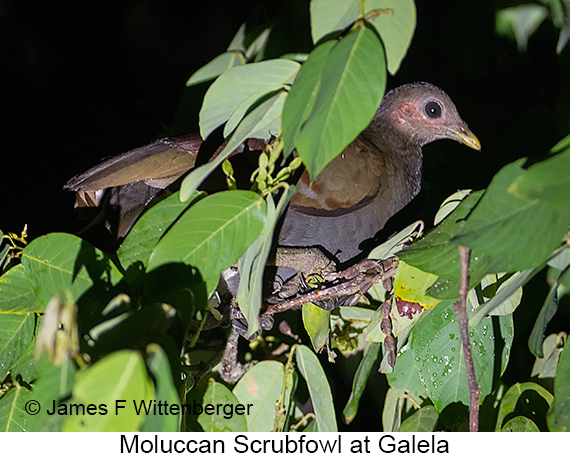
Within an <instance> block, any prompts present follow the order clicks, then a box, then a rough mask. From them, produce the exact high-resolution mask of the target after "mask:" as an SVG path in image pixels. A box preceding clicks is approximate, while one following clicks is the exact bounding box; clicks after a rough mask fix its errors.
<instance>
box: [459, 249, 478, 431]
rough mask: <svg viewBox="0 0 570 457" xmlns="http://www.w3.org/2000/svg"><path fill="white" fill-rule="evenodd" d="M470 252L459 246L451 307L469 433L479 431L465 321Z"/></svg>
mask: <svg viewBox="0 0 570 457" xmlns="http://www.w3.org/2000/svg"><path fill="white" fill-rule="evenodd" d="M470 255H471V250H470V249H469V248H466V247H464V246H459V257H460V261H461V286H460V288H459V301H458V302H455V304H454V305H453V310H454V311H455V314H456V316H457V323H458V324H459V330H460V333H461V341H462V343H463V355H464V357H465V368H466V370H467V382H468V384H469V431H470V432H476V431H478V430H479V395H481V388H480V387H479V385H478V384H477V378H476V377H475V366H474V365H473V354H472V353H471V344H470V341H469V325H468V321H467V292H468V291H469V256H470Z"/></svg>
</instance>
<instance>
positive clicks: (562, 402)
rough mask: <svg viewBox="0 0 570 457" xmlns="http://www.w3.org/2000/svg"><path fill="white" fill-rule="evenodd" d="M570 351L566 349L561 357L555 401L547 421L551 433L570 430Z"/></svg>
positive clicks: (555, 380)
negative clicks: (569, 380) (569, 381)
mask: <svg viewBox="0 0 570 457" xmlns="http://www.w3.org/2000/svg"><path fill="white" fill-rule="evenodd" d="M568 379H570V350H568V349H566V348H564V350H563V351H562V354H561V355H560V361H559V362H558V368H557V369H556V378H555V379H554V401H553V402H552V404H551V405H550V409H549V410H548V414H547V415H546V420H547V422H548V428H549V430H551V431H558V432H567V431H568V430H570V385H569V383H568Z"/></svg>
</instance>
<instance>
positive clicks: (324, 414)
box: [296, 345, 337, 432]
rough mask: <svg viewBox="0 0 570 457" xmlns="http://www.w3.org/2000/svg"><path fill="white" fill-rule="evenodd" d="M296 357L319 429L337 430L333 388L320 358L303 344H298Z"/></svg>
mask: <svg viewBox="0 0 570 457" xmlns="http://www.w3.org/2000/svg"><path fill="white" fill-rule="evenodd" d="M296 359H297V366H298V368H299V371H300V372H301V375H302V376H303V378H305V381H306V382H307V387H308V389H309V395H310V397H311V401H312V403H313V410H314V412H315V417H316V419H315V421H316V423H317V428H318V431H319V432H336V431H337V426H336V416H335V413H334V405H333V398H332V394H331V388H330V386H329V384H328V382H327V377H326V375H325V372H324V371H323V367H321V364H320V362H319V359H318V358H317V356H316V355H315V353H314V352H313V351H311V350H310V349H309V348H308V347H307V346H302V345H299V346H297V350H296Z"/></svg>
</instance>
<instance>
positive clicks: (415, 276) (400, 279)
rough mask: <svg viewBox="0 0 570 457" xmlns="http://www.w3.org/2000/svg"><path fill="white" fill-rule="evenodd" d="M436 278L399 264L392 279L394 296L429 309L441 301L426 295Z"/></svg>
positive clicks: (405, 264) (404, 264)
mask: <svg viewBox="0 0 570 457" xmlns="http://www.w3.org/2000/svg"><path fill="white" fill-rule="evenodd" d="M436 279H437V276H435V275H433V274H431V273H426V272H424V271H422V270H420V269H418V268H416V267H413V266H411V265H408V264H407V263H406V262H403V261H402V262H401V263H400V264H399V266H398V271H397V272H396V277H395V278H394V295H395V296H396V297H397V298H399V299H401V300H405V301H409V302H414V303H420V304H421V305H422V306H423V307H424V308H431V307H432V306H435V305H437V304H438V303H439V302H440V301H441V300H439V299H436V298H433V297H430V296H428V295H426V291H427V290H428V289H429V288H430V287H431V285H432V284H433V283H434V282H435V281H436Z"/></svg>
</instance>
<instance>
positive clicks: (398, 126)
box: [371, 83, 481, 150]
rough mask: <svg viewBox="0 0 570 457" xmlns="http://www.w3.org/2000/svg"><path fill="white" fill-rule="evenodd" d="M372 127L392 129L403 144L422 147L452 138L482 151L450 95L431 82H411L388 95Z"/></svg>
mask: <svg viewBox="0 0 570 457" xmlns="http://www.w3.org/2000/svg"><path fill="white" fill-rule="evenodd" d="M371 125H372V127H373V128H374V127H375V126H378V127H380V126H381V128H382V129H383V130H384V129H387V130H390V131H392V133H393V136H394V137H395V138H398V139H399V140H400V141H402V142H403V143H408V144H409V143H412V144H415V145H418V146H420V147H421V146H423V145H424V144H427V143H431V142H432V141H435V140H439V139H444V138H448V139H451V140H455V141H458V142H460V143H463V144H465V145H467V146H469V147H470V148H473V149H477V150H480V149H481V144H480V143H479V140H478V139H477V137H476V136H475V135H474V134H473V133H472V132H471V130H469V127H467V124H466V123H465V122H464V121H463V120H462V119H461V117H460V116H459V113H458V112H457V109H456V108H455V105H454V104H453V102H452V101H451V99H450V98H449V96H448V95H447V94H446V93H445V92H444V91H442V90H441V89H439V88H438V87H435V86H433V85H431V84H428V83H411V84H405V85H403V86H400V87H397V88H396V89H394V90H392V91H390V92H388V93H387V94H386V95H385V97H384V100H383V101H382V105H381V106H380V109H379V110H378V113H377V114H376V116H375V118H374V120H373V122H372V124H371Z"/></svg>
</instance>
